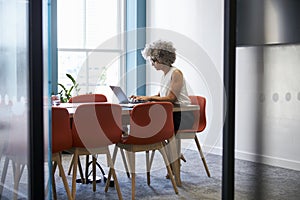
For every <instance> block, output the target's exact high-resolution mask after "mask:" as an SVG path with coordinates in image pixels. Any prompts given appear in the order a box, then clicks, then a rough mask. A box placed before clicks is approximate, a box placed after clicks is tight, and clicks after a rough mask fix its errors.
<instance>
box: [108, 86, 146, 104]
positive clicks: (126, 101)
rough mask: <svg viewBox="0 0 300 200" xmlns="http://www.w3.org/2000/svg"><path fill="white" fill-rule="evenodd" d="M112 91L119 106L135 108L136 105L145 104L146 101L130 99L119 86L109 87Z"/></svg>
mask: <svg viewBox="0 0 300 200" xmlns="http://www.w3.org/2000/svg"><path fill="white" fill-rule="evenodd" d="M109 87H110V88H111V90H112V91H113V92H114V94H115V95H116V97H117V99H118V101H119V104H120V105H121V106H123V107H134V106H135V105H137V104H139V103H145V102H146V101H141V100H138V101H137V100H135V99H130V98H128V97H127V96H126V94H125V92H124V91H123V90H122V88H121V87H119V86H112V85H110V86H109Z"/></svg>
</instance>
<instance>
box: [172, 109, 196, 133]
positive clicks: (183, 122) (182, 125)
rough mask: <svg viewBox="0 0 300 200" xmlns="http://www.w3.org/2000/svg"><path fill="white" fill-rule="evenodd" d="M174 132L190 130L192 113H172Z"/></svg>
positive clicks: (192, 121)
mask: <svg viewBox="0 0 300 200" xmlns="http://www.w3.org/2000/svg"><path fill="white" fill-rule="evenodd" d="M173 121H174V130H175V133H176V132H177V131H178V130H183V129H190V128H192V127H193V124H194V113H193V111H186V112H173Z"/></svg>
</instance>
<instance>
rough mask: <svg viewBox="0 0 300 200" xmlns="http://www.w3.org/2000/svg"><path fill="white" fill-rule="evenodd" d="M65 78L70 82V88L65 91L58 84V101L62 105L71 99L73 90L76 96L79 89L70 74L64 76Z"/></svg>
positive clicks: (62, 86) (63, 87)
mask: <svg viewBox="0 0 300 200" xmlns="http://www.w3.org/2000/svg"><path fill="white" fill-rule="evenodd" d="M66 76H67V77H68V78H69V79H70V80H71V81H72V84H73V85H72V86H71V87H70V88H69V89H67V88H66V87H65V86H64V85H63V84H61V83H58V85H59V86H60V87H61V88H62V90H61V91H60V92H59V93H58V94H60V101H61V102H62V103H66V102H68V101H69V99H70V98H71V97H72V91H73V89H75V91H76V94H77V93H78V92H79V90H80V88H79V87H78V86H79V84H78V83H77V82H76V80H75V79H74V78H73V76H72V75H71V74H66Z"/></svg>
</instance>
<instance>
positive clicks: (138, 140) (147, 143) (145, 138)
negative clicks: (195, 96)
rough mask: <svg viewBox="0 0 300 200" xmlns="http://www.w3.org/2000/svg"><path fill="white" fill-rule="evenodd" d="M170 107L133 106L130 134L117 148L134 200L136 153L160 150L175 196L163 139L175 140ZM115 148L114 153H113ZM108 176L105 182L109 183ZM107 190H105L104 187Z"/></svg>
mask: <svg viewBox="0 0 300 200" xmlns="http://www.w3.org/2000/svg"><path fill="white" fill-rule="evenodd" d="M172 113H173V105H172V103H169V102H150V103H145V104H139V105H136V106H135V107H134V108H133V109H132V111H131V113H130V133H129V135H128V136H127V137H125V138H123V140H122V142H120V143H118V144H117V146H118V147H119V148H120V149H121V150H123V149H124V150H125V152H126V155H127V158H128V163H129V168H130V172H131V177H132V199H134V198H135V152H143V151H145V152H146V155H148V156H147V157H149V151H152V150H159V152H160V153H161V154H162V157H163V159H164V162H165V165H166V168H167V171H168V174H169V176H170V179H171V182H172V185H173V188H174V191H175V193H176V194H178V190H177V186H176V183H175V180H174V178H173V175H172V171H171V168H170V163H169V161H168V158H167V155H166V151H165V145H166V142H165V141H166V140H171V139H172V138H174V126H173V115H172ZM116 150H117V148H115V152H114V154H116ZM148 161H149V159H147V163H146V166H147V183H148V185H149V184H150V164H149V163H148ZM110 176H111V175H110V173H109V174H108V180H110ZM106 189H107V188H106Z"/></svg>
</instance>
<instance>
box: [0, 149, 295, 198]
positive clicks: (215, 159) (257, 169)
mask: <svg viewBox="0 0 300 200" xmlns="http://www.w3.org/2000/svg"><path fill="white" fill-rule="evenodd" d="M183 153H184V156H185V158H186V160H187V162H182V165H181V170H182V171H181V172H182V173H181V177H182V183H183V184H182V187H178V190H179V194H177V195H176V194H175V192H174V190H173V187H172V184H171V182H170V180H169V179H166V177H165V176H166V173H167V171H166V169H165V167H164V165H163V160H162V157H161V156H160V155H159V154H156V156H155V160H154V163H153V167H152V169H153V171H151V184H150V186H148V185H147V182H146V174H145V173H144V171H145V168H144V166H145V155H144V154H138V157H137V159H138V160H139V161H138V163H137V165H136V166H137V176H136V194H135V195H136V199H159V200H164V199H165V200H173V199H211V200H213V199H216V200H217V199H221V193H222V182H221V180H222V157H221V156H218V155H213V154H209V155H206V160H207V164H208V167H209V169H210V173H211V177H210V178H209V177H207V175H206V173H205V170H204V167H203V165H202V163H201V161H200V159H199V155H198V152H197V151H194V150H186V151H184V152H183ZM104 158H105V157H101V156H99V160H102V161H99V163H100V164H101V166H103V169H104V172H105V173H106V172H107V168H106V167H105V166H106V160H105V159H104ZM70 159H71V155H69V154H64V155H63V160H64V168H65V171H67V169H68V165H69V161H70ZM3 162H4V161H3V159H1V168H0V169H2V166H3ZM116 170H117V176H118V181H119V184H120V187H121V192H122V195H123V199H131V180H130V179H129V178H128V177H127V176H126V173H125V171H124V167H123V164H122V162H121V161H120V162H117V163H116ZM1 172H2V170H1ZM24 173H25V174H24V175H23V176H25V177H26V170H24ZM97 174H98V175H99V177H101V179H102V180H101V182H99V183H97V189H96V191H95V192H93V191H92V184H81V183H77V185H76V186H77V193H76V199H78V200H83V199H89V200H93V199H109V200H110V199H118V197H117V193H116V190H115V188H114V187H110V188H109V191H108V192H107V193H105V192H104V181H103V177H102V175H101V172H100V170H99V171H97ZM67 178H68V181H69V183H71V175H68V176H67ZM23 179H24V178H22V179H21V181H20V191H22V190H23V191H24V190H25V189H24V188H26V184H25V181H24V180H23ZM10 181H12V177H11V175H9V174H8V176H7V178H6V186H7V187H8V188H9V187H13V186H12V185H11V184H10V183H9V182H10ZM56 183H57V192H58V199H61V200H65V199H67V198H66V194H65V190H64V187H63V184H62V181H61V179H60V177H59V176H58V173H56ZM299 188H300V171H294V170H288V169H283V168H278V167H273V166H268V165H263V164H258V163H254V162H248V161H242V160H236V161H235V199H237V200H240V199H241V200H243V199H253V200H254V199H255V200H257V199H264V200H268V199H272V200H277V199H278V200H282V199H287V200H299V199H300V189H299ZM24 193H26V190H25V191H24ZM8 199H12V194H11V192H9V190H7V189H4V191H3V195H2V200H8ZM19 199H26V198H24V196H23V197H22V192H21V194H20V195H19Z"/></svg>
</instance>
